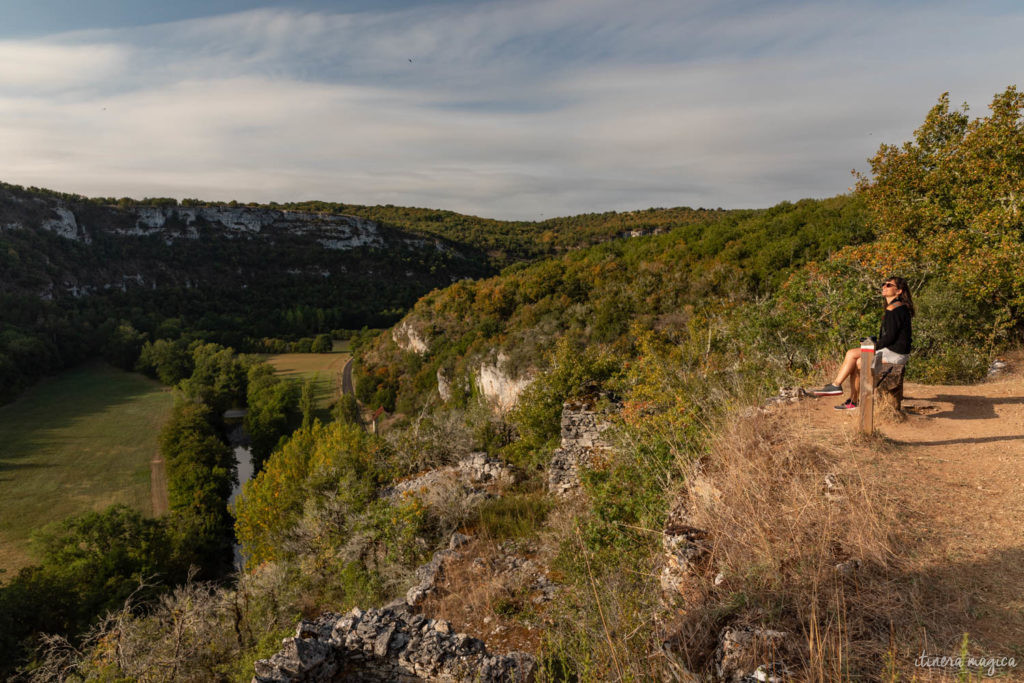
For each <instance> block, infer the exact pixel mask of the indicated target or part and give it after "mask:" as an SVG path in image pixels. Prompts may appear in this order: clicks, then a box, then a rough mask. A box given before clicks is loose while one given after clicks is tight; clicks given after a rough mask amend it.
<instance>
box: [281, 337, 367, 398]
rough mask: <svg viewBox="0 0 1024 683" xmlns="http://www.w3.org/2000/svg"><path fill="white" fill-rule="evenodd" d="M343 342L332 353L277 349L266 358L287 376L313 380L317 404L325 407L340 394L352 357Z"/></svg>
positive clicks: (282, 374)
mask: <svg viewBox="0 0 1024 683" xmlns="http://www.w3.org/2000/svg"><path fill="white" fill-rule="evenodd" d="M341 344H342V343H339V342H335V345H334V351H333V352H332V353H277V354H273V355H268V356H265V357H264V360H266V361H267V362H268V363H270V364H271V365H272V366H273V367H274V369H275V370H276V371H277V374H278V375H280V376H281V377H284V378H285V379H293V380H296V381H298V382H299V383H302V382H305V381H306V380H310V381H312V382H313V395H314V397H315V399H316V405H317V408H321V409H323V408H326V407H328V406H329V405H330V404H331V403H333V402H334V400H335V399H336V398H337V397H338V396H339V395H340V394H341V372H342V370H344V369H345V363H347V362H348V361H349V359H351V358H352V356H351V354H349V353H347V346H342V345H341ZM341 349H345V351H342V350H341Z"/></svg>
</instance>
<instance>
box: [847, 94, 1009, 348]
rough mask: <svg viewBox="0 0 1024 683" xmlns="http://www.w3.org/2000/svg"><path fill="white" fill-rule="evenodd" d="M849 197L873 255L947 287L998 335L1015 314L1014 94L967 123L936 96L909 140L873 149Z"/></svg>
mask: <svg viewBox="0 0 1024 683" xmlns="http://www.w3.org/2000/svg"><path fill="white" fill-rule="evenodd" d="M870 161H871V171H872V176H871V177H861V178H860V182H859V189H860V190H861V191H862V192H863V193H864V195H865V197H866V198H867V201H868V205H869V206H870V208H871V209H872V210H873V212H874V213H875V215H876V216H877V218H878V221H879V226H880V230H881V242H882V244H881V247H882V248H883V249H890V250H892V251H893V252H895V253H902V254H905V255H906V257H907V259H908V260H909V261H910V262H912V263H913V264H915V267H916V269H917V271H918V276H919V278H920V280H921V281H923V282H927V281H928V280H929V279H930V278H940V279H944V280H948V281H949V282H950V283H952V284H953V285H954V286H955V287H956V288H957V290H958V291H959V292H960V295H961V296H962V297H964V299H965V300H966V301H970V302H972V303H980V304H983V306H984V308H985V309H986V314H985V320H984V321H983V327H985V328H987V329H988V330H989V332H990V333H998V332H999V328H1000V327H1005V326H1006V325H1007V324H1008V323H1009V321H1010V320H1014V319H1017V318H1018V316H1019V314H1020V313H1021V311H1022V309H1024V214H1022V209H1024V93H1021V92H1019V91H1018V90H1017V89H1016V88H1015V87H1013V86H1011V87H1009V88H1007V89H1006V90H1005V91H1004V92H1002V93H999V94H997V95H996V96H995V98H994V99H993V100H992V104H991V106H990V114H989V115H988V116H983V117H979V118H976V119H973V120H972V119H970V118H969V117H968V115H967V106H966V105H964V106H963V107H962V108H961V109H960V110H954V109H951V108H950V105H949V94H948V93H946V94H944V95H942V97H941V98H940V99H939V102H938V104H936V105H935V106H934V107H933V108H932V110H931V111H930V112H928V116H927V117H926V118H925V121H924V123H923V124H922V126H921V127H920V128H918V129H917V130H916V131H915V132H914V139H913V140H912V141H908V142H905V143H904V144H902V145H882V147H881V148H880V149H879V150H878V153H877V154H876V155H875V156H874V157H873V158H872V159H871V160H870Z"/></svg>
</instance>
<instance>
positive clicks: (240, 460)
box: [228, 446, 252, 570]
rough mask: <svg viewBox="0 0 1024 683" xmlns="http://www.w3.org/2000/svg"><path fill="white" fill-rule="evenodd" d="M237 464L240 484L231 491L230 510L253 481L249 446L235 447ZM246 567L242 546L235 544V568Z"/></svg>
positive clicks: (229, 498)
mask: <svg viewBox="0 0 1024 683" xmlns="http://www.w3.org/2000/svg"><path fill="white" fill-rule="evenodd" d="M235 462H236V463H237V464H238V483H237V484H235V486H234V488H232V489H231V495H230V496H229V497H228V508H229V509H232V508H233V507H234V505H235V498H238V494H239V493H240V492H241V490H242V484H244V483H245V482H247V481H249V480H250V479H252V450H251V449H250V448H249V447H248V446H235ZM244 566H245V558H244V557H243V556H242V546H240V545H238V544H237V543H235V568H236V569H238V570H241V569H242V568H243V567H244Z"/></svg>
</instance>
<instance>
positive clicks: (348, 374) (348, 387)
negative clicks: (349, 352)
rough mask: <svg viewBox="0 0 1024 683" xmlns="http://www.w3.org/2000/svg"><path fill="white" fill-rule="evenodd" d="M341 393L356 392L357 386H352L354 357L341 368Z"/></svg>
mask: <svg viewBox="0 0 1024 683" xmlns="http://www.w3.org/2000/svg"><path fill="white" fill-rule="evenodd" d="M341 393H342V394H354V393H356V390H355V387H353V386H352V359H351V358H349V359H348V362H346V363H345V367H344V368H342V370H341Z"/></svg>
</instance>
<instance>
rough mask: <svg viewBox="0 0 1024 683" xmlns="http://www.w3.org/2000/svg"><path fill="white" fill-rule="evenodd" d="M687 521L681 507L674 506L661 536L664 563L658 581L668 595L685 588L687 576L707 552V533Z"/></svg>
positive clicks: (694, 570) (673, 594)
mask: <svg viewBox="0 0 1024 683" xmlns="http://www.w3.org/2000/svg"><path fill="white" fill-rule="evenodd" d="M686 522H687V519H686V513H685V509H684V507H683V506H681V505H677V506H676V507H675V508H674V509H673V510H672V511H671V512H669V515H668V519H667V520H666V522H665V530H664V532H663V533H662V536H661V545H662V549H663V550H664V552H665V566H664V567H663V568H662V570H661V575H660V577H659V583H660V584H661V590H662V592H663V594H664V595H665V596H666V597H668V598H674V597H675V596H678V595H679V594H680V593H681V592H683V591H684V590H685V587H686V583H687V577H688V576H689V575H691V574H694V573H695V572H696V569H697V566H698V563H699V562H700V561H701V560H702V559H703V558H704V557H706V556H707V554H708V534H707V532H706V531H704V530H702V529H697V528H696V527H693V526H690V525H689V524H687V523H686Z"/></svg>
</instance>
